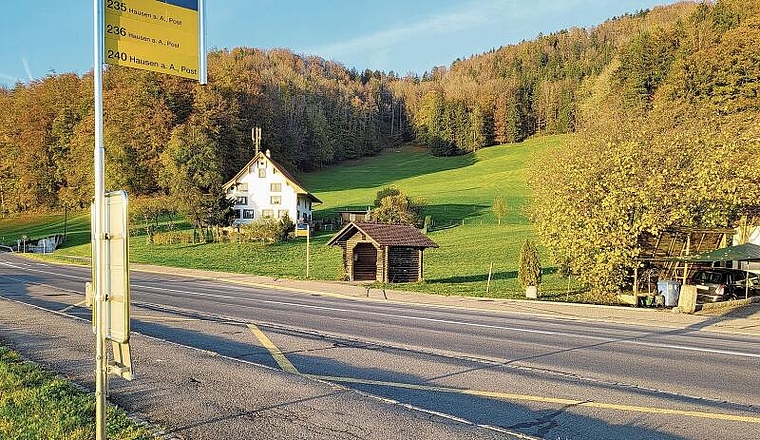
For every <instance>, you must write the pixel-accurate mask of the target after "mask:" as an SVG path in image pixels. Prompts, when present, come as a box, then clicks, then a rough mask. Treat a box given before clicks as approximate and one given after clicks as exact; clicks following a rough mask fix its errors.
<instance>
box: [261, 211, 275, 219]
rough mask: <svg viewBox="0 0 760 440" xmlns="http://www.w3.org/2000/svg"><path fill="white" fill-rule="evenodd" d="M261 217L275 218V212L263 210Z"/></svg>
mask: <svg viewBox="0 0 760 440" xmlns="http://www.w3.org/2000/svg"><path fill="white" fill-rule="evenodd" d="M261 216H262V217H264V218H273V217H274V210H273V209H263V210H262V211H261Z"/></svg>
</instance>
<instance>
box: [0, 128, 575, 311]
mask: <svg viewBox="0 0 760 440" xmlns="http://www.w3.org/2000/svg"><path fill="white" fill-rule="evenodd" d="M565 139H566V137H565V136H549V137H542V138H537V139H532V140H529V141H526V142H523V143H521V144H514V145H501V146H496V147H490V148H485V149H482V150H480V151H478V152H477V153H475V154H470V155H466V156H459V157H443V158H437V157H432V156H430V154H429V153H428V152H427V151H426V150H424V149H421V148H417V147H411V146H407V147H404V148H400V149H395V150H387V151H386V152H384V153H383V154H381V155H379V156H377V157H371V158H364V159H361V160H357V161H353V162H351V163H347V164H343V165H341V166H336V167H331V168H329V169H327V170H324V171H320V172H315V173H309V174H302V175H300V176H299V180H300V181H301V183H303V184H304V185H305V186H306V187H307V188H308V189H309V190H310V191H311V192H313V193H314V194H316V195H317V197H319V198H320V199H321V200H322V201H323V202H324V203H323V204H322V205H318V206H317V207H316V208H317V210H316V211H315V217H316V218H328V217H330V216H332V215H334V214H333V213H334V211H336V210H337V209H340V208H365V207H366V206H367V205H371V204H372V202H373V200H374V198H375V194H376V193H377V191H378V190H379V189H380V188H382V187H385V186H395V187H397V188H399V189H401V190H402V191H404V192H405V193H407V194H408V195H410V196H412V197H413V198H419V199H424V200H425V202H426V208H425V214H426V215H430V216H432V218H433V221H434V224H435V228H434V230H433V231H432V232H431V233H430V235H429V236H430V237H431V238H432V239H433V240H434V241H435V242H436V243H438V244H439V245H440V248H439V249H431V250H428V251H426V253H425V279H426V281H425V282H424V283H414V284H404V285H400V286H398V285H397V286H394V287H395V288H401V289H405V290H413V291H421V292H430V293H437V294H443V295H470V296H490V297H515V298H516V297H522V296H523V293H522V291H521V289H520V287H519V285H518V283H517V266H518V257H519V250H520V246H521V245H522V243H523V241H524V240H525V239H526V238H533V237H534V234H533V230H532V228H531V226H530V224H529V222H528V220H527V218H526V215H525V212H524V210H525V207H526V205H527V204H528V198H529V191H528V188H527V186H526V183H525V173H526V163H527V161H528V160H529V159H530V158H531V156H532V155H533V154H543V153H545V152H546V151H547V150H548V149H549V148H550V147H552V146H554V145H557V144H558V143H560V142H563V141H564V140H565ZM496 197H502V198H505V199H506V200H507V201H508V203H509V205H510V206H511V211H510V213H509V215H508V216H507V217H506V218H504V219H502V224H501V225H499V224H498V221H497V219H496V217H495V216H494V215H493V213H492V212H491V205H492V203H493V199H494V198H496ZM38 220H39V221H38ZM45 222H47V223H45ZM88 222H89V216H88V215H86V214H80V215H79V216H76V217H74V218H73V219H72V220H71V223H72V226H70V227H69V229H70V230H74V231H75V233H74V234H73V235H72V237H73V240H72V241H70V242H69V243H67V244H66V246H65V247H64V248H63V249H61V250H59V251H58V255H59V257H57V258H62V257H61V256H63V255H69V256H74V257H78V258H83V257H84V258H86V257H88V256H89V255H90V246H89V243H88V240H89V230H88ZM30 226H31V227H30V230H33V231H51V230H55V228H56V227H57V228H61V217H60V216H53V217H46V218H44V219H41V220H40V219H35V220H34V221H33V222H30ZM6 230H8V231H13V234H16V235H17V234H19V233H22V232H23V231H25V229H24V228H22V227H21V226H20V225H19V222H18V221H16V222H15V223H14V222H13V221H7V220H6V221H0V231H2V233H0V235H3V234H5V235H13V234H10V233H7V234H6V233H5V231H6ZM55 232H58V231H57V230H56V231H55ZM134 232H135V233H138V234H139V232H140V230H139V228H137V227H136V228H135V229H134ZM23 233H26V234H27V235H30V236H33V235H34V234H32V233H30V232H23ZM329 238H330V234H329V233H328V234H322V235H318V236H316V237H314V239H313V240H312V251H311V255H312V266H311V277H312V278H317V279H327V280H335V279H338V278H339V274H340V268H341V251H340V249H339V248H330V247H327V246H326V243H327V241H328V240H329ZM14 239H15V238H14ZM130 246H131V260H132V261H133V262H136V263H147V264H159V265H176V266H182V267H190V268H199V269H208V270H219V271H226V272H243V273H251V274H258V275H269V276H273V277H279V278H304V277H305V275H306V266H305V256H306V248H305V239H303V238H302V239H298V240H295V241H292V242H289V243H282V244H276V245H261V244H256V243H243V244H239V243H214V244H194V245H193V244H173V245H146V244H145V237H144V236H142V235H137V236H136V237H133V239H132V240H131V242H130ZM542 257H543V261H544V266H545V275H544V283H543V286H542V291H543V292H544V293H545V295H544V297H548V298H555V297H558V298H561V299H564V298H565V293H566V292H567V290H568V288H569V289H576V288H577V286H576V285H575V284H574V283H571V284H569V285H568V282H567V280H566V279H564V278H562V277H560V276H559V275H556V274H554V273H553V272H554V269H553V268H552V267H546V266H551V265H550V264H547V263H548V256H546V255H542ZM73 261H76V259H74V260H73ZM492 263H493V275H492V280H491V285H490V290H489V293H488V294H487V295H486V284H487V280H488V273H489V267H490V265H491V264H492Z"/></svg>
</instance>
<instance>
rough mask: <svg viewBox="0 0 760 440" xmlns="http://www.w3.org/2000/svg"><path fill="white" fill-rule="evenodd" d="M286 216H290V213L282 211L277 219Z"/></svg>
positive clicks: (278, 212)
mask: <svg viewBox="0 0 760 440" xmlns="http://www.w3.org/2000/svg"><path fill="white" fill-rule="evenodd" d="M286 215H287V216H290V213H289V212H288V210H287V209H280V210H279V211H277V217H279V218H283V217H285V216H286Z"/></svg>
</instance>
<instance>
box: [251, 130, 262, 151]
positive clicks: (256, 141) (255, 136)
mask: <svg viewBox="0 0 760 440" xmlns="http://www.w3.org/2000/svg"><path fill="white" fill-rule="evenodd" d="M251 139H252V140H253V147H254V149H255V150H256V152H255V155H258V154H259V149H260V148H261V127H253V128H251Z"/></svg>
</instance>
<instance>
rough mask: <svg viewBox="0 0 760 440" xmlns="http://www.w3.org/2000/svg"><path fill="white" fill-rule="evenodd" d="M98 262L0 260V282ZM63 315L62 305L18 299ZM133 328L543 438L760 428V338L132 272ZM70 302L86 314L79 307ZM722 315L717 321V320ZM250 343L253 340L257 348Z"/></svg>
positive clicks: (64, 279)
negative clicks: (62, 263) (759, 377)
mask: <svg viewBox="0 0 760 440" xmlns="http://www.w3.org/2000/svg"><path fill="white" fill-rule="evenodd" d="M89 277H90V275H89V269H88V268H78V267H69V266H54V265H48V264H44V265H43V264H40V263H34V262H30V261H28V260H23V259H19V258H17V257H14V256H11V255H8V254H2V255H0V283H2V282H6V283H11V282H15V283H23V284H30V283H34V284H36V285H43V286H45V285H47V286H51V287H54V288H55V289H58V290H63V291H70V292H81V291H82V290H83V284H84V282H85V281H87V280H89ZM14 299H16V300H23V301H24V302H28V303H31V304H35V305H38V306H40V307H45V308H50V309H53V310H62V309H66V308H67V307H69V306H70V305H71V304H69V303H68V302H67V301H69V302H71V301H73V300H63V299H62V298H58V297H51V296H45V295H32V294H23V295H16V296H15V297H14ZM132 300H133V310H132V315H133V319H132V330H133V331H135V332H138V333H140V334H144V335H148V336H153V337H157V338H161V339H164V340H167V341H171V342H175V343H177V344H182V345H186V346H191V347H195V348H199V349H202V350H208V351H213V352H215V353H218V354H220V355H224V356H228V357H230V358H233V359H240V360H242V361H247V362H253V363H258V364H263V365H268V366H271V367H274V368H278V369H282V370H285V371H288V372H290V373H292V374H294V375H299V376H301V377H306V378H314V379H321V380H325V381H328V382H333V383H338V384H341V385H343V386H347V387H351V388H354V389H356V390H358V391H360V392H363V393H368V394H371V395H374V396H381V397H383V398H387V399H391V400H393V401H397V402H401V403H402V404H406V405H409V406H410V407H415V408H420V409H424V410H428V411H432V412H436V413H441V414H445V415H448V416H451V417H454V418H461V419H463V420H466V421H469V422H471V423H474V424H476V425H483V426H485V427H486V428H485V429H488V427H493V428H496V429H497V430H498V429H505V430H512V431H518V432H522V433H525V434H528V435H532V436H536V437H539V438H546V439H552V440H557V439H562V440H565V439H681V438H683V439H703V438H705V439H706V438H710V439H722V438H725V439H756V438H758V428H760V409H759V408H758V406H760V386H758V385H757V384H756V380H757V379H756V378H757V375H758V372H759V371H760V339H758V338H755V337H751V336H738V335H731V334H722V333H712V332H704V331H700V327H699V326H695V327H694V328H687V329H681V330H673V329H666V328H658V327H651V326H648V327H638V326H636V325H623V324H615V323H605V322H598V321H582V320H570V319H561V318H556V319H555V318H549V317H546V316H538V315H536V316H531V315H525V314H509V313H503V312H488V311H482V310H478V311H474V310H467V309H461V308H447V307H439V306H422V305H411V304H409V305H407V304H398V303H383V302H379V301H363V300H359V299H346V298H340V297H333V296H329V295H307V294H303V293H289V292H284V291H281V290H269V289H264V288H258V287H247V286H242V285H231V284H226V283H220V282H217V281H214V280H210V279H194V278H183V277H178V276H170V275H162V274H148V273H139V272H133V273H132ZM67 313H72V314H75V315H79V316H83V317H86V316H88V315H89V311H88V310H86V309H82V308H81V307H73V308H70V309H68V310H67ZM716 319H719V318H716ZM251 346H256V347H258V348H259V349H258V350H251Z"/></svg>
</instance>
